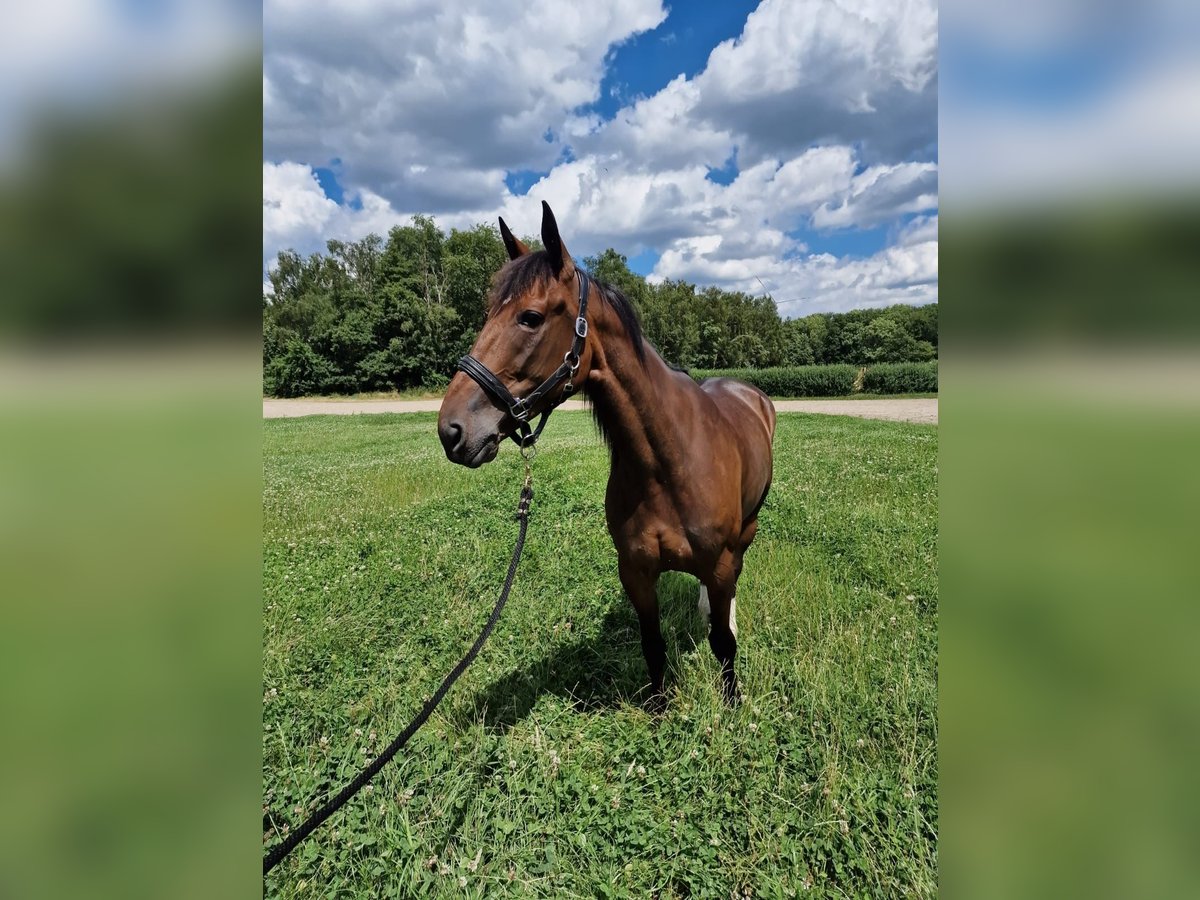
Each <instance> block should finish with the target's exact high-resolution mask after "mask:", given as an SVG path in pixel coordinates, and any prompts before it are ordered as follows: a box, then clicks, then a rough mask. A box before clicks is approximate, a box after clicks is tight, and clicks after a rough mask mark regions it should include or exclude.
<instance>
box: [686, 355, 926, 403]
mask: <svg viewBox="0 0 1200 900" xmlns="http://www.w3.org/2000/svg"><path fill="white" fill-rule="evenodd" d="M860 373H861V375H860ZM689 374H690V375H691V376H692V377H693V378H694V379H696V380H697V381H703V380H704V379H705V378H736V379H737V380H738V381H744V382H746V383H747V384H752V385H754V386H755V387H756V388H758V389H759V390H760V391H762V392H763V393H765V394H767V395H768V396H771V397H846V396H849V395H850V394H856V393H858V392H859V391H863V392H866V393H869V394H916V393H936V392H937V389H938V375H937V361H936V360H934V361H932V362H920V363H878V364H876V365H873V366H868V367H867V368H866V369H865V370H863V369H862V368H860V367H859V366H851V365H834V366H779V367H776V368H770V369H693V370H692V371H691V372H690V373H689Z"/></svg>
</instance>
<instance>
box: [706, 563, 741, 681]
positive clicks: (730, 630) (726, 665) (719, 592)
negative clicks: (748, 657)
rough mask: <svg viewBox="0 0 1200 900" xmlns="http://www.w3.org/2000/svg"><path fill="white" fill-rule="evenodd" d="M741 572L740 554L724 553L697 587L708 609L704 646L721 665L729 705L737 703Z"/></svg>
mask: <svg viewBox="0 0 1200 900" xmlns="http://www.w3.org/2000/svg"><path fill="white" fill-rule="evenodd" d="M741 571H742V554H741V553H740V552H739V553H736V554H734V553H730V554H727V555H726V556H725V557H723V558H722V559H721V561H720V563H718V564H717V567H716V569H715V570H714V572H713V574H712V576H711V577H710V578H709V579H707V580H706V582H705V583H704V584H703V585H702V586H701V588H700V600H701V603H702V604H703V603H704V601H705V600H707V602H708V607H709V615H710V627H709V631H708V646H710V647H711V648H712V652H713V656H715V657H716V658H717V662H719V663H720V664H721V679H722V686H723V688H724V691H725V700H726V701H727V702H729V703H733V702H734V701H736V700H737V675H736V674H735V673H734V669H733V661H734V658H735V657H736V656H737V579H738V575H740V574H741Z"/></svg>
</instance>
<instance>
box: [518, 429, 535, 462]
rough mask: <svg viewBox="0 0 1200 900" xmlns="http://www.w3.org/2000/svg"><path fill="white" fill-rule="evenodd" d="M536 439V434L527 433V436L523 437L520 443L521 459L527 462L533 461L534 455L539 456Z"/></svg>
mask: <svg viewBox="0 0 1200 900" xmlns="http://www.w3.org/2000/svg"><path fill="white" fill-rule="evenodd" d="M526 441H529V442H530V443H526ZM536 441H537V437H536V436H535V435H533V434H527V435H525V437H523V438H521V443H520V444H519V445H518V446H519V447H520V450H521V459H523V460H525V462H527V463H531V462H533V460H534V457H536V456H537V443H536Z"/></svg>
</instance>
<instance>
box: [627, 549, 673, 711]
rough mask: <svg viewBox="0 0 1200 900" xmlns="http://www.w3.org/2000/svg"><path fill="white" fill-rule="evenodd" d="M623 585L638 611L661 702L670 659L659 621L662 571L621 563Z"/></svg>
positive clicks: (648, 664)
mask: <svg viewBox="0 0 1200 900" xmlns="http://www.w3.org/2000/svg"><path fill="white" fill-rule="evenodd" d="M619 574H620V576H621V585H622V586H623V587H624V588H625V593H626V594H628V595H629V601H630V602H631V603H632V604H633V608H634V610H635V611H636V612H637V617H638V626H639V627H640V629H641V632H642V655H643V656H645V657H646V668H647V669H648V670H649V672H650V691H651V696H652V698H654V699H653V701H652V702H655V703H657V702H660V700H661V695H662V689H663V671H664V669H665V668H666V663H667V642H666V641H664V640H663V636H662V630H661V629H660V628H659V624H658V575H657V574H656V573H652V572H646V571H643V570H640V569H638V568H636V567H634V566H631V565H626V564H624V563H622V564H620V566H619Z"/></svg>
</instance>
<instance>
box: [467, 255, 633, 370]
mask: <svg viewBox="0 0 1200 900" xmlns="http://www.w3.org/2000/svg"><path fill="white" fill-rule="evenodd" d="M576 265H578V263H576ZM557 276H558V271H557V270H556V269H555V268H554V264H553V263H552V262H551V261H550V254H549V253H547V252H546V251H545V250H537V251H535V252H533V253H526V254H525V255H524V256H518V257H517V258H516V259H514V260H513V261H512V262H510V263H508V264H507V265H505V266H503V267H502V268H501V269H500V271H499V272H497V273H496V277H495V280H494V282H493V284H492V296H491V301H490V303H489V306H488V315H491V314H492V313H494V312H495V311H496V310H497V309H499V308H500V307H501V306H502V305H503V304H504V302H505V301H506V300H508V299H509V298H511V297H520V296H522V295H523V294H526V293H528V292H529V291H531V290H533V288H534V287H536V286H537V285H538V284H540V283H542V282H544V281H550V280H552V279H554V278H556V277H557ZM592 286H593V287H594V288H595V289H596V290H595V294H599V295H600V299H601V300H603V301H604V302H605V303H607V304H608V305H609V306H610V307H612V310H613V312H615V313H616V314H617V319H618V321H620V323H621V327H622V328H623V329H624V330H625V335H626V337H628V338H629V341H630V343H631V344H633V349H634V352H635V353H637V356H638V359H640V360H641V361H642V362H645V360H646V346H645V339H644V338H643V337H642V323H641V321H640V320H639V319H638V314H637V310H635V309H634V308H633V303H631V302H630V300H629V298H628V297H626V296H625V295H624V294H623V293H621V291H620V290H618V289H617V288H616V287H614V286H613V285H611V284H608V283H607V282H604V281H600V280H599V279H597V278H592ZM593 296H594V295H593Z"/></svg>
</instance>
